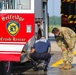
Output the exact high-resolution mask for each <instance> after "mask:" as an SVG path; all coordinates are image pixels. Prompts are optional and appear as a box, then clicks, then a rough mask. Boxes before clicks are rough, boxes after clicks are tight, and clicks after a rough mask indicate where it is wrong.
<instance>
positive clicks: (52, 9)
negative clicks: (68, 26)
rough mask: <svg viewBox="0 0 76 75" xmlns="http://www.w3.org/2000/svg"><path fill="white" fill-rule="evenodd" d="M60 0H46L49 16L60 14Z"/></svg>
mask: <svg viewBox="0 0 76 75" xmlns="http://www.w3.org/2000/svg"><path fill="white" fill-rule="evenodd" d="M60 1H61V0H48V12H49V16H53V15H54V16H60Z"/></svg>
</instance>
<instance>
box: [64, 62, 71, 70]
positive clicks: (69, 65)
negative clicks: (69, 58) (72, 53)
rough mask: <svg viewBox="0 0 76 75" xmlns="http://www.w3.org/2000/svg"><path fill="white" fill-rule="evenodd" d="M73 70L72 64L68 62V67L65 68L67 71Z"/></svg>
mask: <svg viewBox="0 0 76 75" xmlns="http://www.w3.org/2000/svg"><path fill="white" fill-rule="evenodd" d="M71 68H72V65H71V62H68V65H67V66H66V67H64V69H65V70H68V69H71Z"/></svg>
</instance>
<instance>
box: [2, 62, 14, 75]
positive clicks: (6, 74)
mask: <svg viewBox="0 0 76 75" xmlns="http://www.w3.org/2000/svg"><path fill="white" fill-rule="evenodd" d="M11 68H12V63H11V62H2V75H11Z"/></svg>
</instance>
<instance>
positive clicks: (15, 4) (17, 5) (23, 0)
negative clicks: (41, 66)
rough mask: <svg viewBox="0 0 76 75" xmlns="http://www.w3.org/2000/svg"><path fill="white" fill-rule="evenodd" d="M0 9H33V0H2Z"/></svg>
mask: <svg viewBox="0 0 76 75" xmlns="http://www.w3.org/2000/svg"><path fill="white" fill-rule="evenodd" d="M0 9H7V10H8V9H19V10H31V0H2V1H1V2H0Z"/></svg>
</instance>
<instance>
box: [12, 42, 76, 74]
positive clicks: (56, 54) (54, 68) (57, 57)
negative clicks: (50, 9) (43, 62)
mask: <svg viewBox="0 0 76 75" xmlns="http://www.w3.org/2000/svg"><path fill="white" fill-rule="evenodd" d="M51 46H52V47H51V51H52V52H51V54H52V58H51V60H50V63H49V67H48V71H46V72H44V71H43V70H41V69H40V70H39V71H33V69H32V66H31V65H30V66H28V67H30V68H28V67H26V65H29V64H24V66H15V68H14V70H13V71H12V72H13V73H12V74H11V75H76V56H74V60H73V63H72V67H73V68H72V69H70V70H60V69H59V68H58V67H59V66H60V65H61V64H62V59H61V55H62V52H61V49H60V48H59V47H58V46H57V44H56V42H55V41H52V42H51ZM74 51H76V47H75V49H74ZM75 55H76V52H75Z"/></svg>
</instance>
